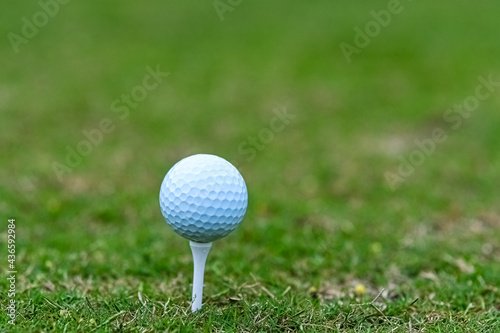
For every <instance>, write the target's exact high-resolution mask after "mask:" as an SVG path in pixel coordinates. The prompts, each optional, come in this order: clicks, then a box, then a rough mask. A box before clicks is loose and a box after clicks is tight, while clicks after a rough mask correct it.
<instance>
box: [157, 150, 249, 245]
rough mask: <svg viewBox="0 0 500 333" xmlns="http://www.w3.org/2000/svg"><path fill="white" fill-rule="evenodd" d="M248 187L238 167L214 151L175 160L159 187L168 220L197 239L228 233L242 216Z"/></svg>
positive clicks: (204, 240)
mask: <svg viewBox="0 0 500 333" xmlns="http://www.w3.org/2000/svg"><path fill="white" fill-rule="evenodd" d="M247 204H248V193H247V187H246V185H245V181H244V180H243V177H242V176H241V174H240V173H239V172H238V170H237V169H236V168H235V167H234V166H233V165H232V164H231V163H229V162H228V161H226V160H225V159H223V158H221V157H218V156H214V155H205V154H199V155H193V156H189V157H186V158H184V159H183V160H181V161H179V162H178V163H177V164H175V165H174V166H173V167H172V168H171V169H170V170H169V171H168V173H167V175H166V176H165V178H164V179H163V182H162V184H161V189H160V207H161V212H162V214H163V216H164V217H165V221H166V222H167V224H168V225H169V226H170V227H171V228H172V229H173V230H174V231H175V232H176V233H178V234H179V235H181V236H182V237H184V238H187V239H189V240H191V241H194V242H198V243H210V242H213V241H215V240H217V239H220V238H222V237H225V236H227V235H228V234H229V233H230V232H231V231H233V230H234V229H235V228H236V227H237V226H238V224H239V223H240V222H241V220H242V219H243V216H244V215H245V212H246V209H247Z"/></svg>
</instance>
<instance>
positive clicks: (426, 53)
mask: <svg viewBox="0 0 500 333" xmlns="http://www.w3.org/2000/svg"><path fill="white" fill-rule="evenodd" d="M402 4H403V7H404V10H403V11H402V12H401V13H400V14H398V15H397V16H394V17H393V18H392V21H391V23H390V25H388V26H387V27H386V28H383V29H381V32H380V34H379V35H378V36H376V37H374V38H373V39H372V40H371V42H370V44H369V45H368V46H367V47H366V48H364V49H362V50H361V52H360V53H359V54H355V55H353V58H352V62H351V63H347V61H346V59H345V58H344V56H343V54H342V52H341V51H340V48H339V44H340V43H341V42H348V43H353V39H354V35H355V31H354V29H353V27H354V26H359V27H363V26H364V24H365V23H366V22H368V21H370V20H371V16H370V11H371V10H382V9H385V8H387V2H384V1H377V2H373V1H370V2H369V1H361V2H360V1H358V2H339V3H334V2H331V1H326V0H325V1H323V0H320V1H316V2H314V3H308V4H306V3H303V2H299V1H293V2H290V1H286V2H285V1H274V2H272V3H271V2H265V1H257V2H242V3H241V4H240V5H238V6H236V7H235V8H234V10H233V11H231V12H226V13H225V14H224V20H223V21H220V19H219V16H218V15H217V12H216V11H215V9H214V8H213V6H212V4H211V3H200V4H191V3H180V2H178V3H163V2H160V1H150V2H148V3H141V4H140V5H139V4H136V3H130V4H128V3H127V4H125V3H122V2H118V1H114V2H113V1H112V2H107V3H100V2H96V1H87V2H76V1H75V2H69V3H68V4H65V5H61V6H60V9H59V13H58V14H57V15H56V16H55V17H54V18H51V19H50V21H49V22H48V24H47V25H46V26H44V27H42V28H40V31H39V32H38V34H37V35H36V36H35V37H34V38H32V39H30V40H29V42H28V43H27V44H22V45H20V47H19V52H18V53H17V54H16V53H14V52H13V50H12V48H11V45H10V43H9V41H8V39H7V38H5V39H4V43H3V44H2V46H0V58H1V59H2V60H3V61H4V64H5V65H4V66H3V73H2V76H1V77H0V102H1V103H0V105H1V117H2V118H1V119H2V122H1V123H2V130H1V131H0V151H1V152H2V168H1V169H0V196H1V198H2V200H1V202H0V212H1V215H2V216H4V220H5V225H7V219H8V218H15V219H16V267H17V271H18V273H17V281H16V296H15V299H16V302H17V303H16V304H17V317H16V321H15V322H16V325H15V326H12V325H10V324H9V323H8V320H9V318H8V317H7V315H6V312H5V310H4V309H5V307H6V305H7V302H8V301H9V297H8V296H7V294H6V293H5V292H3V293H2V294H1V295H0V301H1V303H2V309H3V310H2V313H0V330H1V331H12V332H30V331H36V332H40V331H44V332H49V331H57V332H59V331H66V332H72V331H80V332H88V331H96V332H112V331H124V332H136V331H137V332H144V331H146V332H153V331H180V332H190V331H204V332H221V331H228V332H241V331H251V332H260V331H264V332H268V331H280V332H281V331H284V332H292V331H307V332H325V331H337V330H338V331H350V332H386V331H393V332H408V331H415V332H417V331H425V332H478V331H481V332H496V331H500V315H499V313H500V301H499V300H500V290H499V286H500V264H499V262H500V247H499V242H498V240H499V239H500V231H499V227H500V210H499V208H498V207H499V204H500V202H499V199H498V195H497V193H498V184H499V182H500V174H499V172H498V170H499V167H500V156H499V153H498V152H499V149H498V148H499V145H500V139H499V137H498V135H497V133H498V131H499V130H500V116H499V114H498V107H499V105H500V94H499V92H498V91H494V92H493V93H492V94H491V95H490V96H489V97H488V98H487V99H486V100H484V101H481V103H480V105H479V106H478V107H477V108H476V109H475V110H474V111H473V112H472V113H471V115H470V117H468V118H464V119H462V124H461V126H460V127H459V128H457V129H453V128H452V127H451V123H450V122H447V121H446V120H444V119H443V115H444V114H445V112H446V110H447V109H449V108H452V107H453V105H454V104H457V103H462V102H464V100H465V99H466V98H467V97H468V96H470V95H473V94H474V92H475V89H476V87H477V85H478V84H479V81H478V77H479V76H483V77H485V78H487V77H488V76H489V75H490V74H492V75H493V77H494V78H497V80H499V81H500V70H499V68H498V65H497V63H498V62H497V59H498V54H499V53H500V45H499V44H498V38H497V35H496V34H494V33H493V31H495V28H496V27H497V16H496V15H495V13H496V11H497V10H498V9H499V5H498V4H496V3H494V2H492V1H489V2H484V3H481V4H475V5H474V6H469V5H466V4H457V3H455V2H452V1H441V2H439V3H432V4H431V3H423V2H418V1H417V2H415V1H413V2H402ZM39 10H40V7H39V5H38V4H37V3H35V2H33V3H30V4H28V3H23V4H17V3H16V4H14V3H11V4H9V5H8V6H7V13H8V15H7V16H6V17H5V19H2V20H1V21H0V29H1V31H2V32H3V35H4V36H6V35H7V33H8V32H11V31H13V32H15V33H18V34H19V33H20V31H21V28H22V24H23V23H22V21H21V19H22V17H23V16H26V17H29V18H30V17H32V16H33V14H35V13H36V12H37V11H39ZM157 65H158V66H159V67H160V68H161V70H162V71H165V72H168V73H170V74H169V76H168V77H167V78H165V80H164V81H163V82H161V83H160V84H159V85H158V87H157V88H156V89H154V90H152V91H150V92H148V95H147V98H145V99H144V101H142V102H140V103H139V104H138V105H137V106H136V107H134V108H130V109H129V111H130V112H129V114H128V116H127V117H125V118H124V119H121V118H120V117H119V115H120V114H118V113H115V112H113V111H112V109H111V104H112V102H113V101H114V100H115V99H117V98H120V96H121V95H122V94H130V92H131V91H132V90H133V89H134V87H136V86H137V85H141V84H142V80H143V78H144V77H145V76H146V75H147V74H148V72H147V69H146V67H147V66H150V67H152V68H156V66H157ZM276 109H278V110H284V109H286V110H287V111H288V112H289V113H290V114H292V115H294V116H295V118H294V119H292V120H291V121H290V123H289V124H288V125H286V126H285V128H284V129H283V130H282V131H280V132H277V133H274V138H273V140H271V141H270V142H268V143H266V144H263V147H260V148H262V149H257V146H254V148H255V149H256V155H255V158H253V159H252V158H250V157H251V156H250V155H249V154H248V153H244V152H243V153H242V152H241V151H240V150H239V146H240V145H241V144H242V143H243V142H249V140H250V139H249V137H250V136H254V137H255V136H258V135H259V133H260V132H261V131H262V129H263V128H266V127H268V126H269V124H270V121H271V119H272V118H273V117H274V115H275V114H274V111H273V110H276ZM103 118H108V119H110V121H111V122H112V124H113V125H114V126H115V127H114V130H113V131H112V132H111V133H107V134H105V135H103V138H102V142H101V143H100V144H98V145H96V146H94V147H93V148H92V152H91V153H90V154H89V155H88V156H86V157H84V158H82V161H81V163H79V164H78V165H77V166H76V167H74V168H72V171H71V172H69V173H64V175H63V176H62V181H59V179H58V177H57V176H56V174H55V172H54V169H53V162H59V163H65V158H66V154H67V146H69V147H71V148H74V149H76V147H77V145H78V143H79V142H80V141H82V140H84V139H85V137H84V135H83V134H82V130H91V129H95V128H98V126H99V123H100V121H101V120H102V119H103ZM436 128H441V129H443V131H445V133H446V135H447V139H446V140H445V141H444V142H442V143H439V144H437V145H436V148H435V151H434V152H433V153H432V154H430V156H428V157H426V158H425V160H424V161H423V163H422V164H421V165H419V166H417V167H415V171H414V172H413V174H411V175H410V176H409V177H407V178H406V179H405V180H404V181H402V182H400V183H399V184H398V186H396V187H395V188H391V186H390V185H389V184H388V182H387V181H386V175H387V172H393V173H395V172H396V171H397V169H398V167H399V164H400V160H399V158H400V157H402V158H405V159H408V158H409V156H410V155H411V154H412V153H413V152H414V151H415V149H417V148H418V147H417V145H416V144H415V140H416V139H418V140H424V139H427V138H429V137H431V135H432V132H433V130H435V129H436ZM200 152H203V153H212V154H216V155H220V156H222V157H224V158H226V159H228V160H230V161H232V162H233V163H234V164H236V165H237V166H238V168H239V169H240V171H241V173H242V174H243V176H244V178H245V180H246V182H247V186H248V189H249V208H248V211H247V216H246V218H245V220H244V222H243V223H242V225H241V226H240V227H239V229H237V231H235V232H234V233H233V234H231V235H230V236H228V237H227V238H225V239H223V240H220V241H217V242H216V243H214V246H213V248H212V250H211V253H210V255H209V259H208V262H207V270H206V274H205V283H206V286H205V298H204V302H205V305H204V307H203V309H202V311H200V312H199V313H196V314H191V313H190V312H189V311H188V309H189V303H188V300H189V298H190V293H191V286H190V282H191V274H192V266H191V265H192V263H191V254H190V250H189V246H188V242H187V241H186V240H184V239H182V238H180V237H179V236H177V235H175V234H174V233H173V232H172V231H170V230H169V229H168V228H167V227H166V226H165V222H164V221H163V218H162V216H161V213H160V210H159V206H158V191H159V186H160V183H161V180H162V179H163V176H164V175H165V173H166V172H167V171H168V169H169V168H170V167H171V166H172V165H173V164H174V163H175V162H176V161H178V160H179V159H181V158H183V157H185V156H188V155H191V154H195V153H200ZM0 242H1V247H2V248H4V249H6V242H7V228H5V229H2V234H1V237H0ZM4 251H5V252H4V253H5V261H4V262H5V263H7V261H6V260H7V250H4ZM5 277H6V276H5ZM0 281H1V282H0V285H1V286H2V290H7V289H8V281H7V280H6V279H5V278H2V279H0Z"/></svg>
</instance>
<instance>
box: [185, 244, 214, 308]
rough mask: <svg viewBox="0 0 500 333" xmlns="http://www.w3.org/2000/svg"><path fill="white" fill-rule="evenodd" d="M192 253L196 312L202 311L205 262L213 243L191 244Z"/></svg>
mask: <svg viewBox="0 0 500 333" xmlns="http://www.w3.org/2000/svg"><path fill="white" fill-rule="evenodd" d="M189 245H190V246H191V252H193V264H194V273H193V298H192V302H193V303H192V305H191V310H192V312H195V311H197V310H199V309H201V299H202V298H203V275H204V273H205V262H206V261H207V256H208V252H209V251H210V248H211V247H212V243H196V242H193V241H190V242H189Z"/></svg>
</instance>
